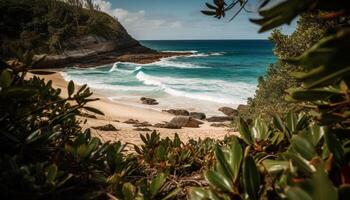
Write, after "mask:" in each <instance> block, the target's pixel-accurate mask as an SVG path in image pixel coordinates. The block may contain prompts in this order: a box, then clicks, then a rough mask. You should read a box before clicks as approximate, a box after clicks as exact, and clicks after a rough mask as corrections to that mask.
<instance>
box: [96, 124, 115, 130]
mask: <svg viewBox="0 0 350 200" xmlns="http://www.w3.org/2000/svg"><path fill="white" fill-rule="evenodd" d="M91 128H93V129H95V130H99V131H118V129H116V128H115V127H114V126H113V125H112V124H107V125H104V126H94V127H91Z"/></svg>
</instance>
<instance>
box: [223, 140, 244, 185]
mask: <svg viewBox="0 0 350 200" xmlns="http://www.w3.org/2000/svg"><path fill="white" fill-rule="evenodd" d="M229 150H230V152H229V156H228V160H227V162H228V163H229V167H230V169H231V171H232V173H233V181H234V182H236V180H237V178H238V174H239V171H240V168H241V163H242V160H243V150H242V147H241V144H240V143H239V141H238V139H237V137H235V136H234V137H233V138H232V141H231V143H230V148H229Z"/></svg>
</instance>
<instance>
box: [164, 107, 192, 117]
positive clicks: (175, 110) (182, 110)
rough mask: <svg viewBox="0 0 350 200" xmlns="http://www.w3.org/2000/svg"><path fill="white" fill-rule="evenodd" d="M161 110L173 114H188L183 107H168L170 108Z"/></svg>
mask: <svg viewBox="0 0 350 200" xmlns="http://www.w3.org/2000/svg"><path fill="white" fill-rule="evenodd" d="M163 112H167V113H170V114H173V115H183V116H189V115H190V113H189V112H188V111H187V110H184V109H170V110H163Z"/></svg>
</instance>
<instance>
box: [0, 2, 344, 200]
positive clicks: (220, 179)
mask: <svg viewBox="0 0 350 200" xmlns="http://www.w3.org/2000/svg"><path fill="white" fill-rule="evenodd" d="M215 2H217V4H218V6H219V7H220V6H221V7H220V9H221V10H220V12H217V13H215V14H216V15H218V16H221V14H222V8H225V6H224V4H220V2H221V3H222V2H223V1H221V0H218V1H215ZM239 2H244V1H239ZM266 2H269V1H266ZM295 2H297V3H300V1H299V0H298V1H291V0H289V1H285V2H284V3H281V4H277V5H276V6H274V7H272V8H270V9H269V10H268V11H264V12H263V11H262V12H261V15H262V16H263V17H264V18H263V19H261V20H255V22H256V23H259V24H261V25H262V27H263V28H262V30H267V29H270V28H273V27H276V26H279V25H281V24H283V23H285V22H289V21H290V20H291V19H292V18H293V17H295V16H296V15H297V14H298V13H299V12H300V11H305V10H309V9H315V8H317V9H321V10H322V9H323V10H324V11H334V10H337V9H339V6H337V5H335V6H334V7H331V8H332V9H331V10H330V9H328V10H325V9H324V4H323V3H320V1H303V2H305V3H303V4H301V6H300V7H295ZM310 2H311V3H314V4H311V3H310ZM332 2H333V1H332ZM332 2H331V3H329V5H332ZM334 2H336V3H339V2H338V1H334ZM311 5H312V6H311ZM211 6H212V5H211ZM211 6H208V7H211ZM347 6H348V5H347V4H344V6H343V7H341V9H342V10H343V12H336V13H334V12H333V13H332V12H331V13H330V14H332V16H333V17H334V16H336V17H339V16H341V17H344V14H347V12H348V11H349V9H348V7H347ZM219 7H218V8H219ZM213 8H214V9H216V7H215V6H212V8H211V9H213ZM287 8H288V9H287ZM293 8H300V10H293ZM281 11H283V12H281ZM293 11H294V12H295V13H293ZM290 12H292V13H290ZM209 14H210V13H209ZM219 14H220V15H219ZM285 15H287V16H285ZM345 17H346V16H345ZM339 20H341V19H339ZM345 25H346V23H345ZM349 38H350V34H349V30H348V28H346V26H340V27H339V29H338V30H335V32H334V34H332V32H331V34H329V35H327V37H325V38H323V39H322V40H321V41H320V42H318V44H316V45H314V46H313V47H312V48H310V49H308V50H307V51H305V53H303V54H302V55H300V56H299V57H297V58H285V60H286V62H289V63H292V64H295V65H299V66H300V69H302V71H301V72H298V73H294V74H293V76H295V77H296V78H298V79H300V81H301V83H302V84H301V85H300V86H299V87H298V88H293V89H291V90H289V91H288V92H289V96H288V99H289V100H291V101H293V102H295V103H298V104H299V105H300V106H303V107H306V108H308V109H309V110H310V112H309V113H308V114H304V113H299V114H295V113H294V112H290V113H288V114H287V115H286V116H285V117H282V118H281V117H279V116H278V115H276V116H274V117H273V119H271V121H264V120H263V119H259V118H258V119H256V120H255V121H254V123H253V124H252V125H248V124H247V123H246V122H245V121H244V120H243V119H241V120H240V126H239V130H240V131H239V133H240V135H239V136H231V137H227V138H225V140H223V141H215V140H211V139H206V140H202V141H195V140H191V141H189V142H188V143H183V142H181V141H180V140H179V138H178V137H175V138H174V139H170V138H165V139H161V138H160V135H159V134H157V133H152V134H150V135H143V136H142V140H143V145H141V147H134V149H135V152H136V153H130V152H129V153H126V152H125V151H124V148H125V145H123V144H121V143H120V142H115V143H104V144H103V143H101V141H100V140H99V139H98V138H95V137H93V136H91V134H90V132H89V130H86V131H85V132H82V130H81V128H80V126H79V121H77V119H76V115H77V114H78V113H79V112H81V111H82V110H83V109H87V110H89V111H93V112H96V113H97V114H102V113H101V112H99V111H98V110H96V109H93V108H90V107H87V106H86V104H87V103H88V102H89V101H91V100H93V99H89V97H90V95H91V92H90V91H89V90H88V88H87V87H86V86H84V87H82V88H80V89H78V88H75V86H74V84H73V83H72V82H71V83H70V84H69V86H68V88H67V89H68V94H69V97H68V98H66V99H63V98H61V97H60V96H59V94H60V91H59V90H56V89H54V88H52V86H51V83H50V82H48V83H45V82H44V81H43V80H41V79H39V78H35V77H34V78H32V79H29V80H24V79H23V78H24V74H25V73H24V72H20V71H16V70H14V69H10V67H9V66H7V65H6V63H0V67H1V69H0V70H1V73H0V86H1V90H0V101H1V104H0V111H1V118H0V125H1V127H2V128H1V134H0V141H1V144H2V146H1V148H2V149H1V150H2V151H1V153H0V188H1V191H2V192H1V197H2V198H3V199H11V198H13V199H19V198H21V199H67V198H68V199H106V198H115V197H117V198H119V199H171V198H177V199H183V198H185V196H186V194H188V195H189V197H190V198H192V199H292V200H294V199H318V200H319V199H321V200H322V199H347V198H348V197H349V191H350V186H349V184H350V180H349V169H350V163H349V162H350V155H349V153H350V142H349V141H350V140H349V110H350V109H349V106H350V103H349V99H350V90H349V84H350V81H349V71H350V70H349V69H350V65H349V60H348V57H347V56H348V53H347V52H348V51H347V50H348V49H349V48H350V46H349V44H350V40H349ZM202 172H204V173H203V174H204V177H202V176H201V174H202ZM188 188H190V189H189V193H187V189H188Z"/></svg>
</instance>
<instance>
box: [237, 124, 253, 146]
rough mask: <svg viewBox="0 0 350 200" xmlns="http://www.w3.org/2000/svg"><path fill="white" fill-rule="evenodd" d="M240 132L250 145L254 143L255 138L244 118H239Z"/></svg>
mask: <svg viewBox="0 0 350 200" xmlns="http://www.w3.org/2000/svg"><path fill="white" fill-rule="evenodd" d="M239 122H240V123H239V133H240V136H241V137H242V139H243V140H244V142H246V143H247V144H249V145H253V139H252V136H251V133H250V130H249V127H248V124H247V122H245V121H244V119H243V118H240V119H239Z"/></svg>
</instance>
